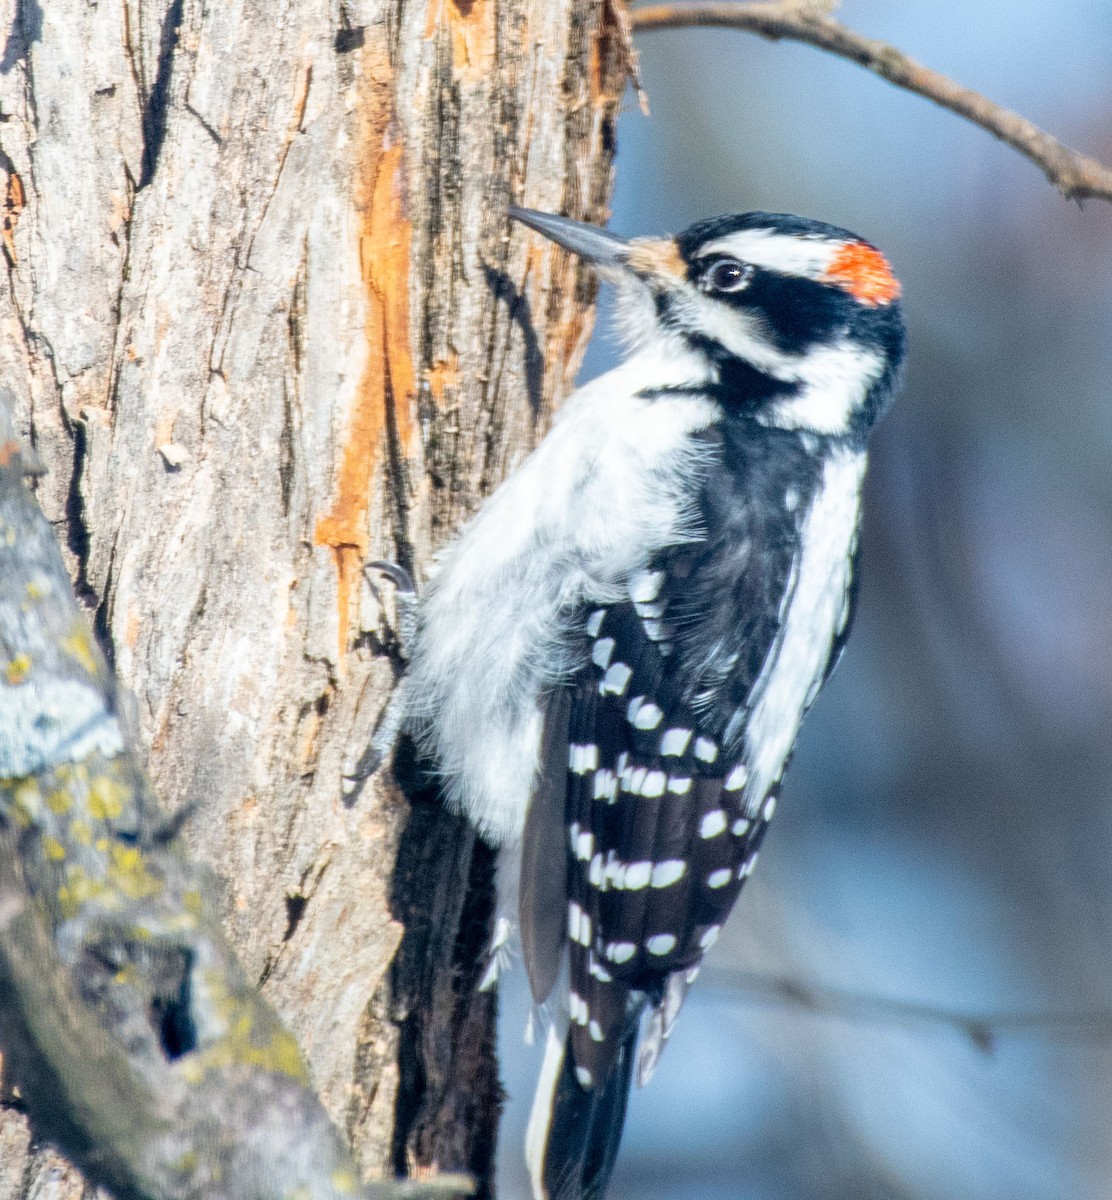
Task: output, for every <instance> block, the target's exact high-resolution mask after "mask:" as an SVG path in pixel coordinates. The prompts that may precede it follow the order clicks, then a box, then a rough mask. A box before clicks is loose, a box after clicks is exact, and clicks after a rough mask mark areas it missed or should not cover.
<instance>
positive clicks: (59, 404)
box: [0, 0, 627, 1200]
mask: <svg viewBox="0 0 1112 1200" xmlns="http://www.w3.org/2000/svg"><path fill="white" fill-rule="evenodd" d="M0 30H6V31H7V41H6V43H5V44H4V46H3V49H2V58H0V113H2V116H0V168H2V169H3V171H5V172H6V173H7V186H6V209H5V224H4V228H3V241H4V246H3V250H4V254H5V256H6V261H7V266H8V287H7V289H6V290H4V291H2V292H0V333H2V336H0V364H2V371H3V374H2V379H0V386H3V387H4V388H6V389H8V390H9V392H10V393H11V394H12V396H13V398H14V402H15V410H16V412H17V414H18V416H19V423H20V427H21V429H22V430H23V432H24V433H25V434H26V436H27V438H28V440H29V441H30V443H31V444H32V445H33V446H34V448H35V451H36V452H37V455H38V457H39V458H40V459H41V460H42V463H43V465H44V466H45V467H46V468H47V474H46V475H45V476H43V477H42V478H41V480H40V482H39V484H38V494H39V498H40V501H41V503H42V504H43V507H44V509H45V510H46V512H47V515H48V516H49V517H50V519H51V520H52V522H53V523H54V525H55V528H56V530H57V533H58V536H59V539H60V540H61V541H62V542H63V543H64V545H65V546H66V547H67V550H68V554H69V561H70V565H71V568H72V574H73V578H74V581H75V585H76V586H77V588H78V589H79V593H80V594H81V596H82V597H83V599H84V600H85V602H86V603H87V605H88V607H89V609H90V612H91V613H92V615H93V616H94V619H95V623H96V628H97V631H98V634H99V635H100V637H101V639H102V641H103V642H104V644H105V646H106V649H107V650H108V652H109V654H110V655H111V656H112V657H113V659H114V663H115V667H116V670H117V672H118V675H119V677H120V680H121V683H122V685H123V686H124V687H125V688H127V689H128V690H129V691H130V693H131V694H132V695H133V696H134V701H135V702H134V709H135V719H136V724H137V729H138V732H139V735H140V738H141V741H142V743H143V744H144V745H145V746H146V747H148V751H149V769H150V772H151V775H152V778H153V780H154V783H155V786H156V788H157V790H158V792H159V794H160V796H161V798H162V800H163V803H164V804H165V806H166V807H167V809H168V810H171V811H172V810H176V809H179V808H180V807H181V806H183V805H192V806H194V808H193V810H192V816H191V817H190V819H189V822H188V824H187V826H186V837H187V840H188V841H189V842H190V845H191V847H192V849H193V850H194V851H195V852H196V853H197V854H199V855H200V856H202V857H203V858H205V859H207V860H208V861H209V862H210V863H211V864H212V865H213V866H215V868H216V869H217V870H218V872H219V873H220V875H221V876H222V877H223V879H224V880H225V882H226V895H225V897H224V904H225V910H226V918H227V922H228V927H229V930H230V932H231V934H232V936H233V939H234V941H235V943H236V945H237V947H238V949H239V952H240V954H241V957H242V960H243V962H244V964H245V966H246V969H247V972H248V974H249V975H250V976H252V977H254V978H257V979H259V980H260V981H263V983H264V990H265V991H266V993H267V995H268V996H269V998H270V999H271V1000H272V1001H273V1003H274V1004H275V1005H276V1006H277V1008H278V1009H279V1011H280V1012H281V1014H282V1016H283V1017H284V1018H285V1020H286V1021H287V1022H288V1024H289V1025H290V1027H291V1028H292V1029H293V1030H294V1031H295V1033H296V1034H297V1036H298V1038H299V1041H300V1043H301V1046H302V1048H303V1050H304V1051H305V1053H306V1054H307V1055H308V1057H309V1059H310V1061H311V1065H312V1072H313V1078H314V1082H315V1085H316V1087H317V1088H318V1090H319V1092H320V1094H321V1097H322V1099H323V1100H324V1102H325V1105H326V1106H327V1108H328V1110H329V1112H330V1113H331V1114H332V1116H333V1118H334V1119H335V1120H336V1121H337V1122H338V1123H339V1124H340V1125H341V1127H343V1128H345V1129H346V1131H347V1133H348V1135H349V1137H350V1138H351V1140H352V1144H353V1146H354V1148H355V1151H356V1153H357V1155H358V1156H359V1157H360V1159H361V1161H362V1164H363V1166H364V1168H365V1170H366V1171H367V1172H368V1174H372V1175H385V1174H391V1173H393V1172H395V1171H398V1170H409V1171H415V1170H419V1169H421V1168H431V1167H437V1168H440V1169H445V1170H446V1169H469V1170H471V1171H473V1172H476V1173H477V1174H478V1175H479V1176H480V1177H483V1176H484V1175H486V1173H487V1171H488V1168H489V1165H490V1161H491V1155H492V1151H493V1144H494V1122H495V1120H496V1114H497V1099H498V1083H497V1076H496V1068H495V1065H494V1062H493V1050H492V1047H493V1033H492V1023H493V1018H494V1005H493V1001H492V1000H490V999H489V998H487V997H477V996H476V995H475V994H474V982H475V966H476V956H477V953H478V951H479V949H480V947H481V945H482V941H483V939H484V937H485V925H486V921H487V918H488V916H489V891H490V870H491V864H490V856H489V853H488V852H486V851H485V849H484V848H483V847H482V846H481V845H479V844H476V842H475V839H474V838H473V837H472V836H471V835H470V834H469V833H468V832H467V831H466V830H465V829H464V828H463V827H462V826H461V824H460V823H459V822H458V821H457V820H456V819H455V818H452V817H450V816H447V815H445V814H443V813H442V812H441V810H440V808H439V805H438V804H437V802H436V798H435V796H429V795H428V794H423V793H420V792H414V793H413V794H412V795H411V796H410V797H409V798H408V799H407V798H406V797H405V796H403V795H402V793H401V792H400V791H399V790H398V788H397V787H396V786H395V785H394V784H393V782H392V780H391V779H390V778H389V776H387V777H385V778H384V777H381V776H380V777H378V778H376V779H375V780H374V781H373V783H372V784H371V785H370V786H368V787H367V788H366V789H365V790H364V791H363V793H362V794H361V795H360V796H359V798H358V800H357V801H356V803H355V804H354V805H351V806H349V805H347V804H345V802H344V796H343V778H342V777H343V771H344V768H345V765H346V764H349V763H350V762H351V761H352V760H353V758H355V757H357V756H358V754H359V751H360V750H361V749H362V747H363V745H364V744H365V742H366V740H367V738H368V736H369V734H370V731H371V729H372V728H373V726H374V723H375V720H376V718H377V716H378V713H379V711H380V709H381V706H382V704H383V702H384V700H385V698H386V697H387V695H388V694H389V691H390V689H391V686H392V682H393V679H394V674H395V670H396V660H395V657H394V655H393V651H394V649H395V642H394V638H393V635H392V633H391V623H390V612H389V609H390V606H389V605H388V604H383V603H381V602H380V601H379V599H378V598H376V596H375V594H374V593H373V592H372V591H371V589H369V588H368V587H367V585H366V584H365V583H364V582H363V578H362V567H363V564H364V562H365V561H366V560H367V559H375V558H388V559H392V560H394V561H397V562H399V563H400V564H402V565H403V566H406V567H407V568H410V569H412V570H413V571H414V573H415V574H416V576H417V577H418V578H420V577H421V576H422V575H423V571H424V568H425V566H426V565H427V563H428V560H429V555H430V553H431V551H432V550H433V548H434V547H435V546H436V545H437V544H438V543H439V542H440V541H442V540H443V539H444V537H446V536H447V535H448V534H449V533H450V532H451V530H452V529H453V528H454V526H455V525H456V524H457V523H458V522H459V520H460V519H461V518H462V517H464V516H466V514H467V513H468V512H470V511H471V510H472V509H473V507H474V505H475V503H476V501H477V499H478V498H479V497H480V496H481V495H483V494H484V493H485V492H487V491H489V490H490V489H491V488H492V487H493V486H494V485H495V484H497V482H498V481H499V480H500V479H501V478H502V476H503V475H504V474H505V473H506V471H507V470H508V469H509V468H511V467H512V466H513V464H514V463H515V462H517V461H519V460H520V458H521V457H522V456H523V455H524V454H525V453H526V452H527V450H528V449H529V448H530V447H531V446H532V445H533V443H534V442H535V441H536V439H537V438H538V436H539V435H540V434H541V433H543V431H544V428H545V426H546V423H547V421H548V419H549V416H550V414H551V411H552V408H553V406H554V404H555V402H556V401H557V400H558V399H559V398H560V396H561V395H562V394H563V393H564V392H565V391H566V389H567V386H568V383H569V381H570V379H571V377H572V375H573V373H574V370H575V367H576V365H577V363H578V360H579V356H580V354H581V351H582V349H583V346H584V343H585V340H586V337H587V334H588V331H589V325H590V320H589V301H590V299H591V294H590V286H591V285H590V283H589V281H588V280H587V279H586V278H585V277H584V276H583V275H582V274H581V273H580V271H579V268H578V266H577V265H576V264H575V263H573V262H571V261H570V260H569V259H568V258H567V257H566V256H564V255H563V254H561V253H560V252H558V251H555V250H553V249H552V248H550V247H548V246H545V245H541V244H538V243H537V242H535V240H533V239H531V238H530V237H529V236H528V235H527V234H526V233H524V232H523V231H522V230H520V229H517V228H512V227H511V226H510V223H509V221H508V218H507V217H506V206H507V204H508V203H510V202H511V201H515V202H518V203H524V204H527V205H530V206H533V207H538V208H544V209H549V210H554V211H562V212H566V213H568V214H569V215H572V216H575V217H580V218H584V219H599V218H601V217H602V216H603V215H604V212H605V207H606V203H607V199H608V195H609V188H610V181H611V158H612V152H613V124H614V118H615V114H616V107H617V103H618V100H619V97H620V94H621V91H622V87H623V84H624V79H625V72H626V65H627V61H626V41H625V38H624V36H623V34H622V14H621V13H620V12H619V11H618V10H617V8H616V7H613V6H612V4H611V3H610V2H609V0H579V2H578V3H575V2H573V0H504V2H503V3H501V4H495V3H494V2H493V0H390V2H387V0H327V2H326V0H297V2H296V3H294V2H290V0H285V2H283V0H277V2H275V0H267V2H266V3H263V2H262V0H244V2H243V3H239V4H204V3H202V2H201V0H170V3H169V4H167V3H166V0H98V3H96V4H89V3H88V2H87V0H50V2H49V3H41V0H3V2H2V3H0ZM407 824H408V827H407ZM399 850H400V852H401V853H400V858H399ZM396 862H397V863H398V868H399V869H398V870H397V872H395V863H396ZM399 948H401V952H400V953H399ZM29 1142H30V1134H29V1131H28V1130H27V1128H26V1126H25V1123H24V1121H23V1118H22V1117H21V1115H20V1113H19V1110H18V1104H14V1105H8V1106H7V1107H5V1108H4V1109H3V1110H0V1200H8V1198H13V1200H14V1198H16V1197H19V1198H22V1197H30V1196H42V1195H45V1194H47V1191H48V1190H49V1194H50V1195H51V1196H54V1197H58V1200H63V1198H68V1197H71V1196H77V1195H79V1194H80V1193H81V1190H82V1187H83V1185H82V1183H81V1181H80V1179H79V1178H78V1177H77V1176H76V1173H75V1172H73V1171H72V1169H71V1168H69V1167H68V1166H67V1165H66V1164H65V1163H64V1162H62V1161H61V1160H60V1159H58V1158H57V1156H56V1155H54V1154H53V1153H51V1152H48V1151H42V1152H37V1153H31V1152H29V1151H28V1146H29Z"/></svg>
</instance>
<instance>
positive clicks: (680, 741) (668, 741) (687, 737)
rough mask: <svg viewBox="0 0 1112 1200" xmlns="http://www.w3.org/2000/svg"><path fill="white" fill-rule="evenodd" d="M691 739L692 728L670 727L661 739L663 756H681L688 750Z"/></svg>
mask: <svg viewBox="0 0 1112 1200" xmlns="http://www.w3.org/2000/svg"><path fill="white" fill-rule="evenodd" d="M690 741H691V730H690V729H668V730H666V731H665V733H664V735H663V736H662V737H661V739H660V753H661V756H662V757H664V758H667V757H669V756H675V757H677V758H678V757H680V756H681V755H682V754H684V753H685V752H686V751H687V744H688V742H690Z"/></svg>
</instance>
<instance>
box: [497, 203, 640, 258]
mask: <svg viewBox="0 0 1112 1200" xmlns="http://www.w3.org/2000/svg"><path fill="white" fill-rule="evenodd" d="M509 211H510V216H511V217H513V219H514V220H515V221H520V222H521V223H522V225H528V226H529V228H530V229H535V230H536V231H537V232H538V233H543V234H544V236H545V237H546V238H549V239H551V240H552V241H554V242H555V243H556V245H557V246H563V248H564V249H565V250H570V251H571V252H572V253H573V254H578V255H579V257H580V258H582V259H585V260H586V261H587V262H589V263H592V264H593V265H594V266H596V267H624V266H625V264H626V259H627V258H628V256H629V250H630V246H629V242H628V241H627V240H626V239H625V238H623V237H618V235H617V234H616V233H609V232H608V231H607V230H605V229H599V227H598V226H597V225H587V224H585V223H584V222H582V221H572V220H571V219H570V218H568V217H557V216H554V215H553V214H552V213H545V212H537V210H536V209H533V208H518V207H517V205H515V204H511V205H510V210H509Z"/></svg>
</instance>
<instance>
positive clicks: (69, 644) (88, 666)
mask: <svg viewBox="0 0 1112 1200" xmlns="http://www.w3.org/2000/svg"><path fill="white" fill-rule="evenodd" d="M59 645H60V646H61V647H62V649H63V650H64V651H65V652H66V653H67V654H68V655H69V656H70V658H72V659H74V660H75V661H76V662H78V663H80V664H81V666H82V667H83V668H84V669H85V670H86V671H87V672H88V673H89V674H90V675H95V674H96V673H97V658H96V653H95V652H94V650H93V643H92V641H91V640H90V638H89V630H88V629H87V628H86V626H85V623H84V622H81V623H79V624H77V625H75V626H74V628H73V632H72V633H71V634H70V635H69V637H67V638H62V640H61V642H60V643H59Z"/></svg>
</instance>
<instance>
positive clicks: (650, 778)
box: [641, 771, 668, 800]
mask: <svg viewBox="0 0 1112 1200" xmlns="http://www.w3.org/2000/svg"><path fill="white" fill-rule="evenodd" d="M667 782H668V776H667V775H665V774H664V772H663V771H649V772H648V773H647V774H646V775H645V781H644V783H642V784H641V795H642V796H647V797H648V798H649V799H650V800H652V799H655V798H656V797H657V796H663V795H664V788H665V785H666V784H667Z"/></svg>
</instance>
